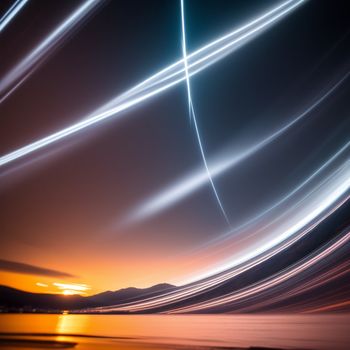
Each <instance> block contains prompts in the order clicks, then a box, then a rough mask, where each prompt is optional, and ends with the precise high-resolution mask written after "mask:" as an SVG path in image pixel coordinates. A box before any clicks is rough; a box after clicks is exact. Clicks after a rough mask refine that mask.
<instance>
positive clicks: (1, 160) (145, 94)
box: [0, 0, 306, 166]
mask: <svg viewBox="0 0 350 350" xmlns="http://www.w3.org/2000/svg"><path fill="white" fill-rule="evenodd" d="M304 1H306V0H299V1H297V0H289V1H286V2H284V3H282V4H281V5H279V6H277V7H275V8H274V9H272V10H270V11H268V12H266V13H264V14H263V15H262V16H260V17H258V18H257V19H255V20H253V21H250V22H249V23H248V24H246V25H244V26H242V27H240V28H239V29H238V30H235V31H233V32H232V33H230V34H228V35H225V36H223V37H221V38H219V39H218V40H215V41H214V42H212V43H210V44H208V45H205V46H203V47H202V48H200V49H199V50H197V51H195V52H193V53H192V54H190V55H189V56H188V57H187V58H188V62H189V64H188V69H189V76H192V75H193V74H196V73H198V72H200V71H201V70H203V69H205V68H206V67H208V66H209V65H211V64H213V63H215V62H216V61H218V60H219V59H221V58H223V57H224V56H225V55H227V54H229V53H230V52H233V51H234V50H235V49H237V48H238V47H240V46H241V45H242V44H243V43H245V42H247V40H248V39H251V38H253V37H255V36H257V35H258V34H261V33H262V32H263V31H264V29H267V28H269V27H270V26H271V25H272V24H274V23H277V21H278V20H280V19H282V18H283V17H285V16H286V15H288V14H289V13H291V12H292V11H293V10H294V9H296V8H297V7H298V6H299V5H301V4H302V3H304ZM93 3H94V2H93V1H92V0H90V1H89V2H87V3H86V5H85V6H88V5H87V4H89V5H91V6H92V4H93ZM55 32H56V31H55ZM49 38H52V35H50V36H49ZM49 38H48V39H49ZM48 39H46V40H45V41H44V43H43V44H42V45H40V47H46V45H48ZM37 51H38V50H34V52H37ZM39 51H40V50H39ZM30 57H32V54H31V55H30ZM29 60H30V61H31V59H29ZM27 63H28V57H27V58H26V59H24V61H22V62H21V64H20V67H19V71H20V72H21V74H22V73H23V71H25V70H26V68H27ZM13 74H15V76H16V77H17V76H19V75H21V74H19V75H17V74H18V73H17V69H16V70H15V71H14V72H10V73H9V75H8V76H7V79H5V81H2V82H1V83H0V91H1V90H2V89H3V86H4V84H5V83H6V84H5V86H8V82H9V81H10V82H12V81H13ZM185 78H186V77H185V71H184V60H183V59H181V60H179V61H177V62H176V63H175V64H173V65H171V66H169V67H167V68H166V69H165V70H162V71H161V72H159V73H157V74H155V75H153V76H152V77H150V78H148V79H147V80H145V81H144V82H142V83H141V84H138V85H137V86H135V87H134V88H133V89H131V90H129V91H127V92H126V93H125V94H122V95H121V96H119V97H117V98H116V99H114V100H112V101H110V102H109V103H107V104H106V105H105V106H102V107H101V108H100V109H99V110H101V112H99V113H97V114H93V115H90V116H88V117H85V118H84V119H83V120H82V121H80V122H78V123H76V124H73V125H71V126H69V127H67V128H64V129H62V130H60V131H58V132H55V133H53V134H51V135H49V136H46V137H44V138H42V139H39V140H37V141H34V142H32V143H30V144H28V145H26V146H24V147H21V148H19V149H17V150H15V151H12V152H10V153H8V154H6V155H3V156H1V157H0V166H4V165H6V164H8V163H10V162H13V161H14V160H16V159H18V158H21V157H23V156H26V155H28V154H30V153H32V152H34V151H37V150H39V149H41V148H44V147H47V146H48V145H50V144H53V143H55V142H57V141H59V140H61V139H63V138H66V137H68V136H69V135H73V134H75V133H77V132H78V131H80V130H83V129H85V128H87V127H89V126H92V125H94V124H96V123H99V122H101V121H102V120H105V119H107V118H110V117H111V116H113V115H117V114H119V113H121V112H122V111H125V110H127V109H128V108H130V107H132V106H135V105H137V104H139V103H140V102H143V101H145V100H147V99H149V98H150V97H152V96H155V95H158V94H159V93H161V92H163V91H165V90H167V89H169V88H170V87H172V86H175V85H177V84H178V83H180V82H182V81H184V80H185Z"/></svg>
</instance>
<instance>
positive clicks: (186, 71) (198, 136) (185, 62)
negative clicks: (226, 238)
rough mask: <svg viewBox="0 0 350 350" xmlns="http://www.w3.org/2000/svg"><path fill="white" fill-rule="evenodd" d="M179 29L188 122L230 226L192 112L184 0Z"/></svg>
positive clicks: (210, 181)
mask: <svg viewBox="0 0 350 350" xmlns="http://www.w3.org/2000/svg"><path fill="white" fill-rule="evenodd" d="M181 29H182V30H181V31H182V54H183V61H184V67H185V77H186V86H187V99H188V113H189V117H190V120H193V124H194V128H195V131H196V137H197V141H198V146H199V149H200V153H201V157H202V160H203V165H204V168H205V170H206V173H207V175H208V180H209V183H210V185H211V187H212V189H213V192H214V196H215V198H216V201H217V203H218V204H219V207H220V209H221V212H222V214H223V216H224V218H225V220H226V221H227V223H228V224H229V225H230V221H229V219H228V217H227V214H226V211H225V209H224V206H223V204H222V201H221V199H220V197H219V194H218V191H217V189H216V187H215V184H214V181H213V178H212V176H211V173H210V170H209V167H208V163H207V159H206V155H205V152H204V148H203V143H202V140H201V136H200V133H199V128H198V124H197V118H196V113H195V111H194V106H193V101H192V96H191V83H190V77H189V74H188V64H187V49H186V29H185V6H184V0H181Z"/></svg>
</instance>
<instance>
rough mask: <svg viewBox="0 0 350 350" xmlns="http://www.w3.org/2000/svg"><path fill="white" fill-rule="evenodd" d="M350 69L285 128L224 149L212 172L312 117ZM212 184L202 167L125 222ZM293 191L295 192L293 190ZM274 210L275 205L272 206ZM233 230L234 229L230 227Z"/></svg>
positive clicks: (153, 212)
mask: <svg viewBox="0 0 350 350" xmlns="http://www.w3.org/2000/svg"><path fill="white" fill-rule="evenodd" d="M349 76H350V72H347V73H346V74H345V75H344V76H343V77H342V78H341V79H339V80H338V81H337V82H336V83H335V84H333V85H332V86H331V87H329V88H328V90H327V91H326V92H325V93H324V94H323V95H322V96H320V97H319V98H317V99H316V100H315V102H314V103H313V104H311V105H310V106H308V107H307V108H306V109H305V110H303V112H302V113H300V114H298V115H297V116H294V117H293V118H291V121H290V122H288V123H287V124H285V125H283V126H282V127H281V128H279V129H278V130H276V131H275V132H273V133H271V134H269V135H267V136H266V137H265V138H263V139H262V140H260V141H257V142H256V143H254V144H252V145H251V146H249V147H246V148H245V149H243V150H240V151H239V152H237V151H236V150H234V149H231V148H230V149H229V150H228V151H226V152H224V153H223V154H222V155H221V156H220V157H215V159H212V160H211V162H210V164H211V167H210V168H211V176H212V177H214V178H215V177H216V176H220V175H222V174H223V173H225V172H226V171H228V170H229V169H232V168H233V167H235V166H236V165H238V164H239V163H240V162H242V161H244V160H245V159H247V158H249V157H251V156H252V155H254V154H256V153H257V152H259V151H260V150H262V149H263V148H264V147H266V146H268V145H269V144H271V143H272V142H273V141H275V140H276V139H277V138H279V137H281V136H282V135H284V134H285V133H286V132H287V131H288V130H290V129H291V128H292V127H294V126H295V125H296V124H297V123H298V122H301V121H302V120H303V119H305V118H307V117H309V116H310V115H311V113H312V112H314V111H315V110H316V109H317V108H318V107H319V106H320V105H321V104H322V103H324V102H325V101H326V100H327V99H328V98H330V97H331V96H332V94H333V93H334V92H335V91H336V90H337V89H339V88H341V87H342V85H343V84H344V83H345V82H346V81H347V80H348V78H349ZM347 148H348V145H346V147H344V149H343V150H345V149H347ZM207 184H208V176H207V173H206V172H205V171H204V170H203V169H202V168H199V169H197V170H196V171H194V172H193V173H190V174H188V175H186V176H184V177H183V178H181V179H180V180H177V181H176V182H175V183H173V184H171V185H170V186H167V188H165V189H163V190H161V191H160V192H159V193H157V194H156V195H153V196H152V197H151V198H147V199H146V200H144V201H143V202H142V203H141V204H139V205H138V206H137V207H136V208H135V209H134V210H132V212H131V213H130V214H129V215H128V216H127V218H126V219H125V222H124V223H123V224H126V225H127V224H130V223H135V222H139V221H142V220H144V219H147V218H149V217H152V216H153V215H156V214H158V213H159V212H161V211H163V210H165V209H167V208H169V207H170V206H171V205H174V204H175V203H177V202H179V201H180V200H183V199H184V198H186V197H187V196H189V195H190V194H192V193H193V192H195V191H197V190H198V189H200V188H202V186H205V185H207ZM291 195H292V194H291ZM271 210H272V209H271ZM230 232H231V231H230Z"/></svg>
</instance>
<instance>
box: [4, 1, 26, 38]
mask: <svg viewBox="0 0 350 350" xmlns="http://www.w3.org/2000/svg"><path fill="white" fill-rule="evenodd" d="M28 1H29V0H16V1H15V2H14V4H13V5H12V6H11V7H10V8H9V9H8V10H7V11H6V13H5V14H4V15H3V16H2V17H1V18H0V33H1V32H2V31H3V30H4V29H5V27H6V26H7V25H8V24H9V23H10V22H11V21H12V20H13V19H14V18H15V17H16V15H17V14H18V13H19V11H21V10H22V8H23V7H24V5H25V4H26V3H27V2H28Z"/></svg>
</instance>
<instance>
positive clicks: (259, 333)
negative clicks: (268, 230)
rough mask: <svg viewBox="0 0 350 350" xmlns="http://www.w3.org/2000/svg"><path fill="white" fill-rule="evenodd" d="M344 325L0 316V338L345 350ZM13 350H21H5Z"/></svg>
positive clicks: (235, 318) (254, 319)
mask: <svg viewBox="0 0 350 350" xmlns="http://www.w3.org/2000/svg"><path fill="white" fill-rule="evenodd" d="M349 325H350V315H176V316H174V315H169V316H168V315H33V314H32V315H30V314H27V315H25V314H23V315H22V314H21V315H15V314H7V315H6V314H3V315H0V332H1V333H2V335H1V338H8V336H7V335H5V334H7V333H26V334H27V337H26V339H29V338H30V339H40V340H43V339H45V340H47V339H51V340H56V341H65V342H76V343H77V345H75V344H71V346H72V347H73V346H74V345H75V346H74V347H73V348H76V349H81V350H83V349H102V348H103V349H135V350H136V349H156V348H157V349H170V348H171V349H175V348H179V346H180V348H183V346H184V348H185V349H191V348H194V347H195V346H197V347H198V346H199V347H200V348H202V347H203V348H204V349H207V348H209V349H210V348H213V347H215V349H217V348H220V347H226V348H227V347H232V348H235V347H239V348H249V347H252V346H261V347H272V348H285V349H320V350H324V349H329V350H337V349H339V350H340V349H341V350H345V349H350V326H349ZM34 334H36V335H37V336H34ZM91 336H96V337H91ZM16 337H17V338H23V335H21V336H20V335H17V336H16ZM48 347H49V348H50V346H49V345H48ZM0 348H1V349H4V348H5V345H4V343H3V344H2V345H1V343H0ZM15 348H16V349H17V348H21V347H20V346H19V345H18V344H17V345H16V347H13V346H12V347H11V346H10V347H9V345H6V349H15ZM51 348H52V346H51Z"/></svg>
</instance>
